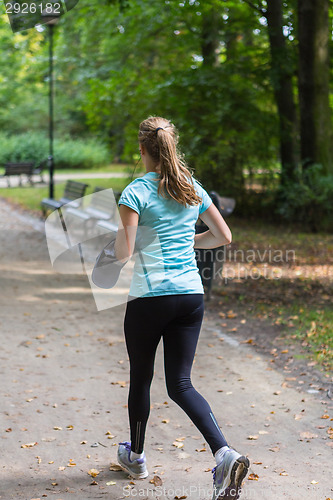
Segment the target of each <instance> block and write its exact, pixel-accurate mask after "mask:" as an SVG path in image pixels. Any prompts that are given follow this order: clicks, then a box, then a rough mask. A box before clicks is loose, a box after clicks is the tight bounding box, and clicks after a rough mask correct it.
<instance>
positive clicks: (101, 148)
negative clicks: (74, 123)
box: [0, 132, 110, 168]
mask: <svg viewBox="0 0 333 500" xmlns="http://www.w3.org/2000/svg"><path fill="white" fill-rule="evenodd" d="M48 148H49V142H48V138H47V136H46V135H45V134H43V133H41V132H34V133H32V132H27V133H25V134H20V135H8V134H4V133H0V164H3V163H5V162H8V161H14V162H15V161H34V162H36V163H39V162H41V161H42V160H45V159H46V158H47V157H48V151H49V149H48ZM54 157H55V164H56V168H62V167H67V168H70V167H71V168H90V167H93V166H99V165H105V164H107V163H109V162H110V154H109V152H108V149H107V147H106V146H105V145H103V144H101V143H100V142H99V141H97V140H96V139H93V138H90V139H86V140H83V139H82V140H80V139H76V140H74V139H71V138H67V139H56V140H55V143H54Z"/></svg>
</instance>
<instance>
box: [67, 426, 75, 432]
mask: <svg viewBox="0 0 333 500" xmlns="http://www.w3.org/2000/svg"><path fill="white" fill-rule="evenodd" d="M66 429H68V430H69V431H72V430H73V429H74V426H73V425H67V427H66Z"/></svg>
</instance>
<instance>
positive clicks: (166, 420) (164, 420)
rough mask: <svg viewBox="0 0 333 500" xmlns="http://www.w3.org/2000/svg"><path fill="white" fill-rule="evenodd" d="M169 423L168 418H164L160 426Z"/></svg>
mask: <svg viewBox="0 0 333 500" xmlns="http://www.w3.org/2000/svg"><path fill="white" fill-rule="evenodd" d="M169 422H170V420H169V419H168V418H164V419H163V420H162V424H168V423H169Z"/></svg>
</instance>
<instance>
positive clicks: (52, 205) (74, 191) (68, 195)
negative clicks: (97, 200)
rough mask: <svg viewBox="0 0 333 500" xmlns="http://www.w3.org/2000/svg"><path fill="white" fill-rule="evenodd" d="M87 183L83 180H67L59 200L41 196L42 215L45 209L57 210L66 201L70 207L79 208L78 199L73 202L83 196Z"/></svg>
mask: <svg viewBox="0 0 333 500" xmlns="http://www.w3.org/2000/svg"><path fill="white" fill-rule="evenodd" d="M87 187H88V184H84V183H83V182H76V181H71V180H68V181H67V182H66V185H65V189H64V194H63V196H62V198H60V199H59V200H54V199H53V198H43V199H42V201H41V207H42V211H43V215H44V216H45V215H46V212H47V210H57V209H59V208H61V207H62V206H63V205H65V204H66V203H71V206H72V207H75V208H79V207H80V201H77V202H75V200H79V199H80V198H82V197H83V196H84V193H85V190H86V189H87Z"/></svg>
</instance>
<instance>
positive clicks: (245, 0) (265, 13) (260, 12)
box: [244, 0, 267, 17]
mask: <svg viewBox="0 0 333 500" xmlns="http://www.w3.org/2000/svg"><path fill="white" fill-rule="evenodd" d="M244 2H245V3H247V5H249V6H250V7H251V8H252V9H254V10H256V11H257V12H259V14H261V15H262V16H264V17H267V11H266V10H264V9H263V8H260V7H257V5H254V3H252V2H251V1H250V0H244Z"/></svg>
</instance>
